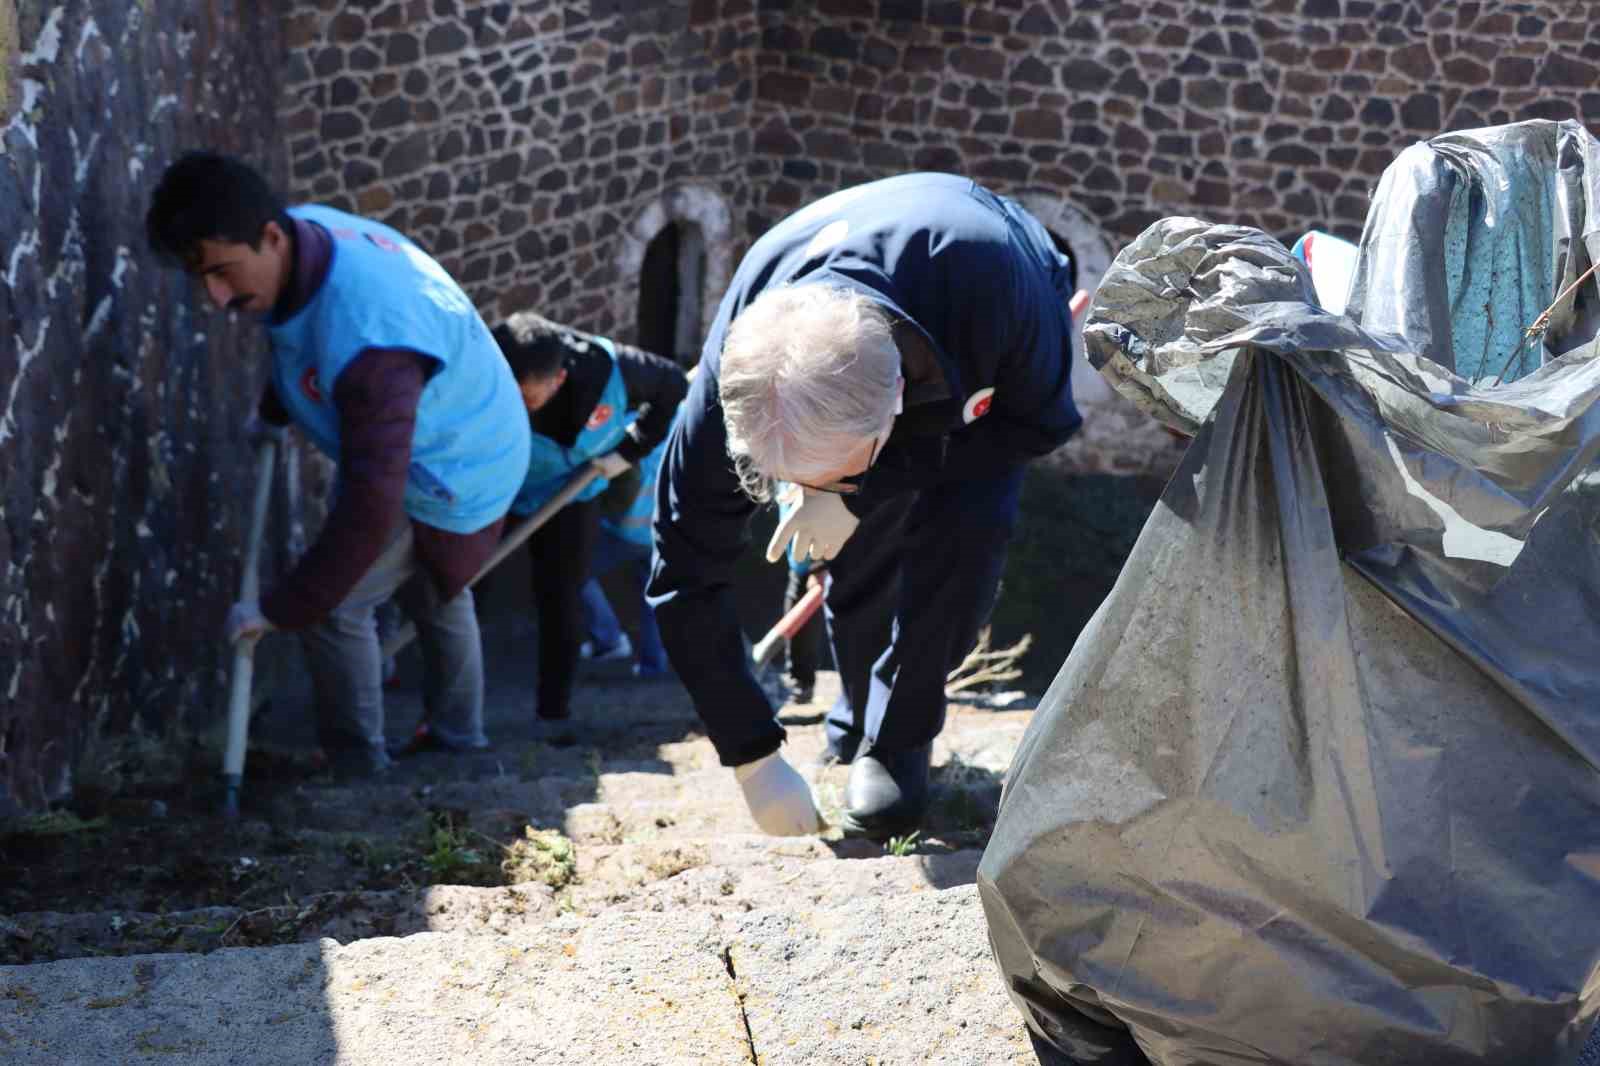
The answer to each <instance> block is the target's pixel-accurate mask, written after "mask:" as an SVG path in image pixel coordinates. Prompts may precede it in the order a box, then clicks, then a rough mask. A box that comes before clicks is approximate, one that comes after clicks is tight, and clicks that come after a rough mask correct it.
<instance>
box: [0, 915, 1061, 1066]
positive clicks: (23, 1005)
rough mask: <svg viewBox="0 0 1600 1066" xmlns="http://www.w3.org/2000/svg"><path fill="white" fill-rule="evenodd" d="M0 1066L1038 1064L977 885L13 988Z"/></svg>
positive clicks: (136, 969) (107, 962)
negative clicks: (843, 904) (1003, 983)
mask: <svg viewBox="0 0 1600 1066" xmlns="http://www.w3.org/2000/svg"><path fill="white" fill-rule="evenodd" d="M890 930H892V931H893V932H892V934H890V933H889V931H890ZM747 1027H748V1028H747ZM0 1046H3V1047H5V1049H6V1055H7V1057H6V1061H7V1062H9V1063H15V1064H17V1066H36V1064H37V1066H44V1064H46V1063H48V1064H50V1066H55V1064H57V1063H62V1062H119V1063H128V1064H130V1066H132V1064H145V1063H150V1064H153V1063H181V1064H189V1066H202V1064H212V1063H217V1064H221V1063H227V1064H229V1066H250V1064H255V1063H261V1064H266V1063H273V1064H276V1063H283V1062H328V1061H332V1060H333V1059H334V1058H335V1057H337V1059H338V1061H339V1062H340V1063H341V1064H349V1066H361V1064H374V1066H380V1064H381V1066H387V1064H389V1063H393V1062H455V1061H467V1060H468V1059H469V1058H470V1060H471V1061H473V1062H476V1063H483V1064H484V1066H495V1064H501V1063H505V1064H510V1063H526V1062H540V1063H589V1062H619V1063H620V1062H627V1063H641V1064H645V1063H690V1062H729V1063H731V1062H750V1061H758V1062H763V1063H774V1064H776V1063H785V1062H839V1063H845V1062H849V1063H858V1062H879V1063H884V1064H890V1063H919V1062H932V1061H938V1062H950V1063H994V1062H1017V1063H1031V1062H1034V1061H1035V1060H1034V1058H1033V1056H1032V1052H1031V1050H1029V1045H1028V1041H1027V1037H1026V1035H1025V1032H1024V1030H1023V1028H1022V1026H1021V1024H1020V1022H1019V1021H1018V1019H1017V1017H1016V1014H1015V1012H1014V1011H1013V1010H1012V1008H1011V1006H1010V1004H1009V1002H1008V1000H1007V999H1006V995H1005V992H1004V990H1003V989H1002V988H1001V987H1000V982H999V979H998V977H997V975H996V973H995V969H994V964H993V962H992V961H991V959H990V958H989V951H988V947H987V940H986V938H985V936H984V928H983V912H982V908H981V906H980V905H979V903H978V898H977V892H976V890H975V889H974V888H973V887H972V886H970V885H968V886H965V887H961V888H954V889H949V890H946V891H941V892H926V893H921V894H918V895H912V896H904V897H897V898H895V899H894V900H892V901H884V900H874V901H869V902H865V903H861V904H858V905H856V906H854V907H851V908H849V909H848V910H836V909H828V908H819V909H809V908H806V907H794V906H790V907H784V908H783V909H781V910H764V911H755V912H751V913H750V914H747V915H744V916H742V917H739V918H737V919H736V920H732V921H724V922H719V921H716V920H714V919H713V918H712V917H711V916H709V915H708V914H704V913H684V912H671V913H667V914H660V915H656V914H637V913H635V914H626V913H618V914H608V915H602V916H600V917H598V918H594V919H587V920H585V919H578V918H575V917H569V918H564V919H558V920H556V921H554V922H552V923H550V924H548V925H544V926H535V927H532V928H529V929H523V930H518V931H514V932H512V933H511V934H510V935H507V936H504V937H498V938H495V939H493V940H486V939H484V938H482V937H478V936H472V935H469V934H465V933H423V934H419V935H417V936H411V937H406V938H404V939H393V938H385V939H375V940H364V941H360V942H358V943H356V944H351V945H347V946H344V947H341V946H339V945H338V944H337V943H335V942H334V941H331V940H324V941H322V942H321V943H319V944H301V945H287V946H282V947H274V948H257V949H233V950H227V951H219V952H215V953H213V954H210V955H145V956H133V957H125V958H116V959H74V960H67V961H62V962H55V963H48V964H43V965H38V966H30V967H0Z"/></svg>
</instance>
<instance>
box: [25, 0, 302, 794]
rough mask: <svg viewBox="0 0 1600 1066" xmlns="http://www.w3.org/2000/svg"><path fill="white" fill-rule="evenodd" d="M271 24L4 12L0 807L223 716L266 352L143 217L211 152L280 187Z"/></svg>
mask: <svg viewBox="0 0 1600 1066" xmlns="http://www.w3.org/2000/svg"><path fill="white" fill-rule="evenodd" d="M262 7H263V5H260V4H257V3H255V2H254V0H171V2H167V0H163V2H162V3H159V4H154V3H130V2H129V0H70V2H66V3H47V2H45V0H20V2H15V3H14V0H0V82H4V81H7V80H8V75H9V91H8V92H0V100H5V101H8V102H7V103H6V104H4V105H0V812H3V811H5V810H8V809H12V808H15V807H17V806H30V807H31V806H37V805H38V804H40V803H42V802H45V801H48V800H51V799H54V798H57V797H59V796H62V795H64V794H65V793H66V792H67V791H68V790H69V789H70V788H71V787H72V784H73V775H74V770H75V768H76V767H77V766H78V765H79V764H80V763H81V762H82V757H83V756H84V754H85V751H86V749H88V748H90V747H92V746H94V745H97V744H100V743H101V741H102V738H104V737H110V736H123V737H126V736H128V735H129V734H130V733H133V732H136V731H138V732H144V733H147V734H152V735H154V734H157V733H162V734H167V733H170V731H171V730H173V729H174V728H175V727H180V726H181V725H182V724H183V723H184V722H185V721H186V719H187V716H189V715H191V714H193V715H196V716H199V717H214V715H215V711H216V710H217V706H216V703H217V697H218V695H219V693H220V691H221V686H219V685H218V683H217V682H218V676H219V669H218V668H219V665H220V656H219V650H220V649H219V644H220V641H219V640H218V639H217V628H218V624H219V622H220V619H221V618H222V616H223V615H224V613H225V612H226V609H227V604H228V603H229V602H230V600H231V598H232V596H231V592H230V590H231V589H232V588H233V587H235V586H236V582H237V564H236V562H235V559H236V558H237V554H238V546H239V543H240V540H241V536H240V525H241V523H242V521H243V520H244V516H243V515H242V513H241V512H242V506H241V504H240V500H241V498H243V497H245V496H247V495H248V493H247V492H245V491H242V489H241V479H244V480H248V477H249V474H248V471H249V469H250V461H249V455H248V453H247V451H246V449H245V447H244V446H243V444H242V443H241V442H240V441H239V439H238V436H237V429H236V427H237V426H238V424H239V422H240V418H239V411H240V410H241V407H242V406H243V405H246V404H248V403H249V402H250V398H251V397H252V396H253V395H254V394H255V393H256V391H257V389H258V387H259V382H260V381H261V380H262V379H261V372H262V366H261V363H260V359H261V356H262V347H261V343H260V340H259V339H258V337H257V336H256V331H254V330H253V329H249V328H240V327H230V326H227V325H225V324H224V323H222V322H221V321H220V320H219V319H216V318H213V317H211V316H209V315H207V314H204V313H202V312H200V310H199V305H198V303H197V301H196V297H195V294H194V293H193V292H192V291H191V289H190V287H189V285H188V283H187V282H186V281H185V279H184V278H183V276H182V275H181V274H179V273H176V272H174V271H170V270H164V269H162V268H161V267H160V266H159V264H157V263H156V262H155V261H154V260H153V259H152V257H151V256H150V254H149V253H148V252H147V251H146V248H145V243H144V237H143V218H144V211H145V207H146V204H147V202H148V199H149V194H150V191H151V189H152V187H153V184H154V182H155V181H156V180H157V178H159V176H160V173H161V170H162V168H163V167H164V166H165V165H166V163H167V162H168V161H170V160H171V159H172V158H173V157H174V156H175V155H176V154H177V153H178V152H179V151H181V150H182V149H184V148H187V147H190V146H193V145H196V144H199V143H202V142H203V143H207V144H213V145H216V146H218V147H221V148H223V149H226V150H232V151H236V152H239V153H241V154H245V155H249V156H251V157H253V158H256V159H260V160H265V161H266V162H267V163H268V164H269V165H270V167H271V169H273V170H274V171H276V172H277V173H278V174H279V175H280V176H281V174H282V173H283V171H284V167H285V163H286V158H284V157H283V155H282V153H281V152H280V151H279V150H278V148H277V141H276V138H275V136H274V124H275V120H274V114H275V107H276V103H277V80H278V72H279V70H280V69H281V67H282V63H283V35H282V31H281V24H280V23H279V22H278V20H277V19H275V18H267V17H264V16H262V15H261V14H260V11H261V9H262ZM13 13H14V14H15V23H14V24H13V23H12V22H11V21H10V16H11V15H12V14H13ZM13 25H14V27H15V29H16V37H15V40H14V44H15V53H16V54H15V61H14V63H12V64H10V65H9V66H8V65H7V64H6V62H5V58H6V55H7V53H9V52H11V51H12V44H13V41H12V40H10V39H9V37H8V29H9V27H11V26H13ZM278 539H279V540H280V541H281V540H283V539H284V538H282V537H280V538H278Z"/></svg>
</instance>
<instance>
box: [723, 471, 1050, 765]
mask: <svg viewBox="0 0 1600 1066" xmlns="http://www.w3.org/2000/svg"><path fill="white" fill-rule="evenodd" d="M1022 474H1023V468H1022V467H1020V466H1018V467H1014V468H1011V469H1009V470H1000V471H996V473H995V474H994V475H993V476H991V477H985V478H981V479H972V480H961V481H948V482H943V483H941V484H938V485H935V486H933V487H932V488H928V489H923V490H921V491H918V492H911V493H905V494H902V495H900V496H895V497H891V498H890V499H888V500H886V501H885V502H884V503H883V504H881V505H880V506H879V507H878V508H877V509H875V510H873V511H872V512H870V513H869V514H868V515H867V516H866V517H865V518H864V519H862V521H861V525H860V526H859V527H858V528H857V529H856V531H855V534H854V535H853V536H851V538H850V539H849V540H848V541H846V542H845V545H844V548H843V549H842V550H841V551H840V552H839V555H838V557H837V558H835V559H834V560H833V561H832V562H831V563H829V564H828V573H829V576H830V583H829V586H828V598H827V601H826V615H825V617H826V619H827V623H828V637H829V639H830V640H831V641H832V644H833V656H834V662H835V664H836V665H837V666H838V670H839V679H840V682H841V683H842V685H843V690H844V691H843V694H842V696H841V698H840V699H839V700H838V701H837V702H836V703H835V704H834V707H833V709H832V710H831V711H830V712H829V714H828V718H827V728H828V736H829V739H830V741H831V742H832V743H833V744H834V746H835V747H836V748H837V749H839V750H840V751H841V752H843V753H844V754H846V755H847V756H849V755H850V754H851V753H853V752H854V750H855V749H856V748H857V746H858V745H859V746H861V750H862V751H863V752H866V751H867V750H869V749H876V750H878V751H884V752H895V751H904V750H906V749H909V748H914V747H917V746H919V745H922V744H926V743H928V742H930V741H932V740H933V738H934V737H936V736H938V735H939V731H940V730H941V729H943V728H944V715H945V699H944V683H945V677H946V676H947V675H948V674H949V672H950V671H951V670H953V669H954V668H955V667H956V666H958V665H959V664H960V663H961V660H962V659H963V658H965V657H966V654H967V653H968V652H969V651H971V650H972V648H973V645H974V644H976V643H977V639H978V632H979V630H981V629H982V628H983V626H984V625H985V624H986V623H987V622H988V620H989V615H990V612H991V611H992V610H993V609H994V603H995V598H996V594H997V593H998V591H999V587H1000V574H1001V571H1002V569H1003V568H1004V565H1005V556H1006V544H1007V542H1008V541H1009V540H1010V539H1011V533H1012V531H1013V529H1014V528H1015V526H1016V520H1017V510H1018V504H1019V501H1020V499H1021V494H1022ZM727 724H728V725H732V724H733V723H727ZM751 724H752V725H756V726H759V727H761V728H768V729H770V728H771V726H770V723H751Z"/></svg>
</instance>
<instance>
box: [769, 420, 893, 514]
mask: <svg viewBox="0 0 1600 1066" xmlns="http://www.w3.org/2000/svg"><path fill="white" fill-rule="evenodd" d="M893 430H894V419H892V418H891V419H890V420H889V425H888V427H887V428H886V429H884V431H883V432H882V433H880V434H878V436H876V437H874V438H873V439H872V453H871V454H870V455H868V456H867V465H866V466H864V467H862V469H861V473H859V474H852V475H851V476H849V477H847V478H841V479H840V480H838V481H830V482H828V483H827V484H826V485H808V484H806V483H805V482H804V481H796V482H793V484H795V485H799V486H800V487H801V488H803V489H808V490H810V491H811V492H831V493H833V494H834V495H835V496H854V495H855V494H856V493H858V492H860V491H861V483H862V482H863V481H865V480H866V477H867V471H869V470H871V469H872V464H873V463H876V462H877V461H878V453H879V452H881V451H883V446H884V445H885V444H886V443H888V440H889V434H890V433H891V432H893Z"/></svg>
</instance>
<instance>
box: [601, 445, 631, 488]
mask: <svg viewBox="0 0 1600 1066" xmlns="http://www.w3.org/2000/svg"><path fill="white" fill-rule="evenodd" d="M593 462H594V465H595V466H597V467H599V468H600V476H601V477H603V478H605V479H606V480H607V481H614V480H616V479H617V478H619V477H621V476H622V475H623V474H626V473H627V472H628V468H629V467H631V466H632V465H633V464H632V463H630V462H628V460H626V459H624V458H623V457H622V456H620V455H618V454H617V453H616V452H606V454H604V455H597V456H595V458H594V459H593Z"/></svg>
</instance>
